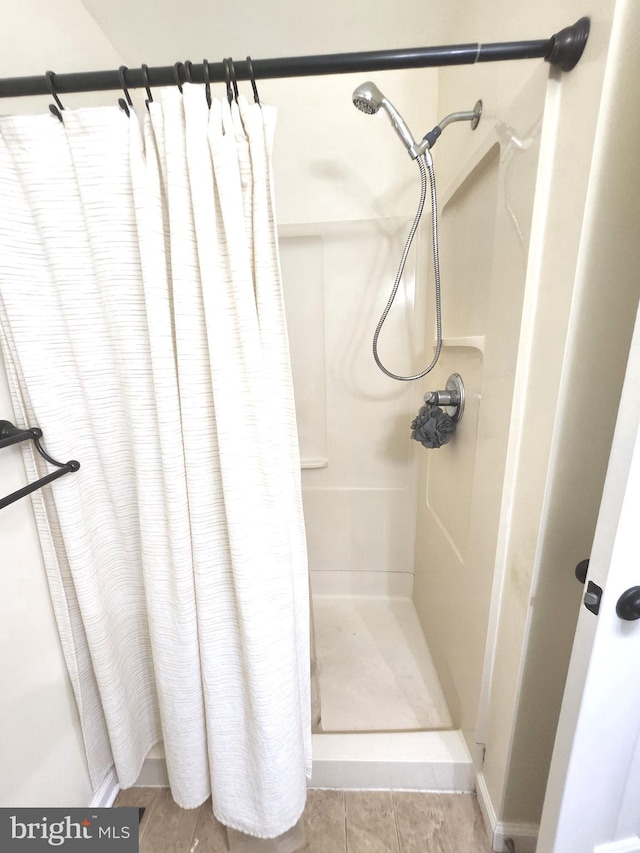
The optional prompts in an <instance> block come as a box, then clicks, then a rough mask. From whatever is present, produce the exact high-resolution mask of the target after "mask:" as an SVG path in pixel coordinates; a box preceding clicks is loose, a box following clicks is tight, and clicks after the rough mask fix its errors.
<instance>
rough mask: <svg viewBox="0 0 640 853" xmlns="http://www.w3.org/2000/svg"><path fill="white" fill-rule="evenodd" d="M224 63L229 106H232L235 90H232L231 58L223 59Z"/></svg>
mask: <svg viewBox="0 0 640 853" xmlns="http://www.w3.org/2000/svg"><path fill="white" fill-rule="evenodd" d="M222 65H223V67H224V79H225V82H226V84H227V100H228V101H229V106H231V102H232V101H233V92H232V91H231V71H230V70H229V60H228V59H223V60H222Z"/></svg>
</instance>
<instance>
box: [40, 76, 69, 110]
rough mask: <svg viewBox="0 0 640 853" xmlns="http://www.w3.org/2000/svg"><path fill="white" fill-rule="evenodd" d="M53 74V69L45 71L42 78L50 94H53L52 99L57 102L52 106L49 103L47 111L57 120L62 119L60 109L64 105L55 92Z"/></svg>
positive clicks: (62, 108)
mask: <svg viewBox="0 0 640 853" xmlns="http://www.w3.org/2000/svg"><path fill="white" fill-rule="evenodd" d="M55 76H56V75H55V74H54V73H53V71H47V72H46V73H45V75H44V79H45V80H46V82H47V89H48V90H49V91H50V92H51V94H52V95H53V100H54V101H55V102H56V104H57V106H54V104H49V112H51V114H52V115H54V116H55V117H56V118H57V119H58V121H62V115H61V110H64V107H63V105H62V101H61V100H60V98H59V97H58V93H57V92H56V87H55V83H54V77H55ZM63 123H64V122H63Z"/></svg>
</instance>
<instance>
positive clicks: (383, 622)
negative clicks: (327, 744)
mask: <svg viewBox="0 0 640 853" xmlns="http://www.w3.org/2000/svg"><path fill="white" fill-rule="evenodd" d="M313 613H314V622H315V640H316V657H317V667H318V669H317V678H318V688H319V694H320V710H321V728H320V731H321V732H322V733H325V732H407V731H424V730H429V729H435V730H441V729H450V728H452V721H451V717H450V715H449V710H448V708H447V703H446V700H445V698H444V694H443V692H442V688H441V687H440V681H439V679H438V675H437V672H436V669H435V666H434V664H433V660H432V658H431V653H430V652H429V647H428V645H427V641H426V640H425V637H424V634H423V633H422V628H421V626H420V622H419V620H418V614H417V613H416V609H415V607H414V604H413V601H412V600H411V599H410V598H396V597H392V596H384V595H379V596H371V595H314V597H313Z"/></svg>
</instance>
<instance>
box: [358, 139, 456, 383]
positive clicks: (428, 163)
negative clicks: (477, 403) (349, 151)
mask: <svg viewBox="0 0 640 853" xmlns="http://www.w3.org/2000/svg"><path fill="white" fill-rule="evenodd" d="M417 163H418V167H419V169H420V201H419V202H418V210H417V211H416V215H415V218H414V220H413V224H412V226H411V230H410V231H409V236H408V237H407V242H406V243H405V245H404V251H403V253H402V258H401V260H400V266H399V268H398V274H397V275H396V280H395V282H394V285H393V289H392V291H391V296H390V297H389V301H388V302H387V305H386V308H385V309H384V311H383V312H382V316H381V317H380V320H379V321H378V325H377V326H376V330H375V332H374V334H373V357H374V359H375V362H376V364H377V365H378V367H379V368H380V370H381V371H382V372H383V373H386V374H387V376H390V377H391V379H398V380H400V381H401V382H411V381H412V380H413V379H422V377H423V376H426V375H427V373H430V372H431V371H432V370H433V368H434V367H435V366H436V364H437V363H438V359H439V358H440V352H441V350H442V305H441V301H440V259H439V256H438V200H437V198H436V176H435V173H434V171H433V160H432V159H431V155H430V154H429V152H428V151H427V152H426V153H425V154H424V155H421V156H420V157H418V158H417ZM427 171H428V172H429V185H430V187H431V220H432V221H431V234H432V240H433V272H434V278H435V289H436V351H435V355H434V356H433V360H432V361H431V364H429V366H428V367H426V368H425V369H424V370H423V371H422V372H421V373H414V374H413V376H398V375H397V374H396V373H392V372H391V371H390V370H387V368H386V367H385V366H384V364H383V363H382V362H381V361H380V357H379V355H378V337H379V336H380V330H381V329H382V327H383V325H384V321H385V320H386V319H387V315H388V314H389V311H390V310H391V306H392V305H393V301H394V299H395V298H396V294H397V292H398V288H399V287H400V281H401V280H402V274H403V273H404V267H405V264H406V262H407V257H408V255H409V251H410V249H411V244H412V243H413V238H414V237H415V233H416V231H417V228H418V225H419V223H420V218H421V216H422V211H423V209H424V203H425V199H426V197H427Z"/></svg>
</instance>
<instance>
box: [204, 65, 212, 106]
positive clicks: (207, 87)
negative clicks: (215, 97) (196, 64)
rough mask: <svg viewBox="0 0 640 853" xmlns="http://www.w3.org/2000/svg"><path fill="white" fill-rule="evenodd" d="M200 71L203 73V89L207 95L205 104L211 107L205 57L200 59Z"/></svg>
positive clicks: (207, 66)
mask: <svg viewBox="0 0 640 853" xmlns="http://www.w3.org/2000/svg"><path fill="white" fill-rule="evenodd" d="M202 71H203V73H204V91H205V94H206V96H207V106H208V107H209V109H211V85H210V80H209V62H208V60H206V59H203V60H202Z"/></svg>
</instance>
